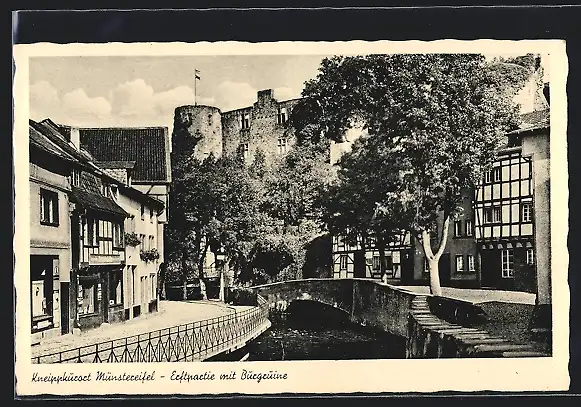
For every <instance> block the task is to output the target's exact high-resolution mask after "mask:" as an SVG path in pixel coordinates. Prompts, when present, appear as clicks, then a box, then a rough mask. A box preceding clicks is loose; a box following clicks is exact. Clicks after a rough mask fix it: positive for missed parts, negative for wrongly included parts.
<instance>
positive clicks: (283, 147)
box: [277, 138, 286, 154]
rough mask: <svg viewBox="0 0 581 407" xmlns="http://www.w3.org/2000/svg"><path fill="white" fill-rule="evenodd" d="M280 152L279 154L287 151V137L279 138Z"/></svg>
mask: <svg viewBox="0 0 581 407" xmlns="http://www.w3.org/2000/svg"><path fill="white" fill-rule="evenodd" d="M277 147H278V153H279V154H284V153H286V139H284V138H279V139H278V145H277Z"/></svg>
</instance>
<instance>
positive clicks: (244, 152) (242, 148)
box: [240, 143, 248, 160]
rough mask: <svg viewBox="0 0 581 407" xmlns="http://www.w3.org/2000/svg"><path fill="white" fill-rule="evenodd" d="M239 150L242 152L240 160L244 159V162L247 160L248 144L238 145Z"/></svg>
mask: <svg viewBox="0 0 581 407" xmlns="http://www.w3.org/2000/svg"><path fill="white" fill-rule="evenodd" d="M240 148H241V150H242V158H244V160H247V159H248V143H242V144H241V145H240Z"/></svg>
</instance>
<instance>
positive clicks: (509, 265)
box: [500, 249, 514, 278]
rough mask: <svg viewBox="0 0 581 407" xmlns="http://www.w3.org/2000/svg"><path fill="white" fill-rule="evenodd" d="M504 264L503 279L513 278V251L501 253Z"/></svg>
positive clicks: (506, 250) (505, 250)
mask: <svg viewBox="0 0 581 407" xmlns="http://www.w3.org/2000/svg"><path fill="white" fill-rule="evenodd" d="M500 255H501V263H502V278H512V277H513V275H514V254H513V252H512V249H504V250H502V252H500Z"/></svg>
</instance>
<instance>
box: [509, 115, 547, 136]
mask: <svg viewBox="0 0 581 407" xmlns="http://www.w3.org/2000/svg"><path fill="white" fill-rule="evenodd" d="M520 119H521V124H520V126H519V127H520V128H519V129H517V130H514V131H511V132H510V133H508V134H518V133H522V132H525V131H531V130H538V129H546V128H548V127H549V126H550V125H551V112H550V109H543V110H535V111H534V112H529V113H524V114H522V115H521V116H520Z"/></svg>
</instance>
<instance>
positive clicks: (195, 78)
mask: <svg viewBox="0 0 581 407" xmlns="http://www.w3.org/2000/svg"><path fill="white" fill-rule="evenodd" d="M197 78H198V73H197V72H196V69H195V68H194V106H197V105H198V103H197V101H196V82H197V81H198V79H197Z"/></svg>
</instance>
